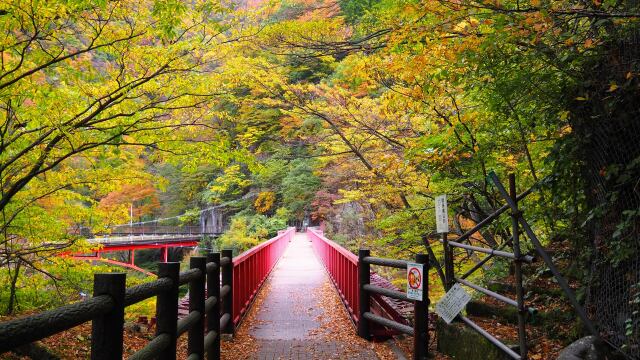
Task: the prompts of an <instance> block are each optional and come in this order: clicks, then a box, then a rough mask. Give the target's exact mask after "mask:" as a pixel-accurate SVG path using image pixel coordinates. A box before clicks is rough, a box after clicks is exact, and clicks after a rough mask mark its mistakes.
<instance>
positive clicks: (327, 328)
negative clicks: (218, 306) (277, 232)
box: [224, 234, 388, 359]
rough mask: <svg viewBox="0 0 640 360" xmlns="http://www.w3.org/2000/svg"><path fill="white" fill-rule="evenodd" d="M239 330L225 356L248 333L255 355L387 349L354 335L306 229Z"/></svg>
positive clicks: (316, 355)
mask: <svg viewBox="0 0 640 360" xmlns="http://www.w3.org/2000/svg"><path fill="white" fill-rule="evenodd" d="M237 335H238V336H237V338H236V339H235V340H234V341H233V342H232V343H231V344H230V347H228V348H227V349H225V351H224V352H225V353H227V354H228V355H227V358H231V357H229V356H230V355H231V354H234V355H236V356H238V355H240V353H242V352H243V351H242V350H241V349H240V347H245V349H246V345H247V343H246V341H247V340H248V339H250V340H251V342H252V343H253V344H252V345H254V346H251V348H252V351H250V354H248V353H246V351H245V352H244V354H243V357H249V358H251V359H378V358H379V357H378V356H377V355H376V351H374V347H377V348H378V352H380V351H384V350H381V349H379V348H380V347H382V345H380V344H375V345H374V344H371V343H368V342H366V341H364V340H363V339H360V338H358V337H357V336H356V335H355V329H354V328H353V327H352V324H351V322H350V320H349V317H348V316H347V313H346V310H345V309H344V307H343V306H342V303H341V302H340V300H339V298H338V295H337V293H336V292H335V290H334V288H333V286H332V285H331V282H330V281H329V278H328V276H327V274H326V273H325V271H324V268H323V267H322V265H321V263H320V261H319V260H318V259H317V258H316V257H315V255H314V252H313V249H312V247H311V243H310V242H309V241H308V239H307V236H306V235H305V234H296V236H295V239H294V240H293V241H292V242H291V244H290V245H289V247H288V248H287V250H286V251H285V253H284V255H283V256H282V258H281V259H280V262H279V263H278V264H277V266H276V268H275V269H274V270H273V271H272V273H271V275H270V278H269V280H268V281H267V283H266V284H265V286H264V287H263V289H262V291H261V294H260V296H259V298H258V300H257V301H256V303H255V305H254V307H253V309H252V310H251V312H250V314H249V315H248V318H247V320H246V321H244V322H243V323H242V325H241V326H240V329H239V330H238V334H237ZM387 351H388V350H387ZM385 352H386V351H385Z"/></svg>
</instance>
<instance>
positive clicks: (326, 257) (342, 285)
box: [307, 228, 359, 324]
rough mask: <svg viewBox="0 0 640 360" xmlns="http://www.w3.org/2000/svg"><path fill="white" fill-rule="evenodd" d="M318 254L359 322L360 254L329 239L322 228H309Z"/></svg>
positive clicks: (312, 242)
mask: <svg viewBox="0 0 640 360" xmlns="http://www.w3.org/2000/svg"><path fill="white" fill-rule="evenodd" d="M307 236H308V237H309V240H311V244H312V245H313V249H314V250H315V252H316V255H317V256H318V257H319V258H320V260H321V261H322V264H323V265H324V267H325V269H326V270H327V272H328V273H329V277H330V278H331V281H333V284H334V285H335V287H336V289H337V290H338V293H339V294H340V298H341V299H342V302H343V303H344V306H345V307H346V308H347V310H348V311H349V316H351V319H352V320H353V322H354V323H356V324H357V323H358V313H359V309H358V306H359V305H358V256H356V255H355V254H353V253H351V252H350V251H349V250H347V249H345V248H343V247H342V246H340V245H338V244H336V243H335V242H333V241H331V240H329V239H327V238H326V237H324V235H323V234H322V231H321V230H316V229H312V228H307Z"/></svg>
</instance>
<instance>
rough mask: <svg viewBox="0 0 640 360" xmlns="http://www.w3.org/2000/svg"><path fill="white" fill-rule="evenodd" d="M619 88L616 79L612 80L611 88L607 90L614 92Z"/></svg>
mask: <svg viewBox="0 0 640 360" xmlns="http://www.w3.org/2000/svg"><path fill="white" fill-rule="evenodd" d="M617 89H618V84H616V82H615V81H612V82H611V83H610V84H609V90H607V91H608V92H614V91H616V90H617Z"/></svg>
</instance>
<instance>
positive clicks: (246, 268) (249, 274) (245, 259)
mask: <svg viewBox="0 0 640 360" xmlns="http://www.w3.org/2000/svg"><path fill="white" fill-rule="evenodd" d="M295 233H296V229H295V228H293V227H291V228H288V229H287V230H284V231H281V232H279V234H278V236H276V237H274V238H273V239H270V240H268V241H265V242H263V243H262V244H260V245H258V246H256V247H253V248H251V249H249V250H247V251H245V252H243V253H242V254H240V255H238V256H236V257H235V258H233V323H234V324H235V325H237V324H238V323H239V322H240V320H241V319H242V316H243V315H244V314H245V313H246V311H247V310H248V308H249V306H250V305H251V302H252V301H253V299H254V298H255V296H256V295H257V293H258V290H260V286H262V283H264V281H265V280H266V278H267V276H269V273H270V272H271V269H273V267H274V266H275V264H276V263H277V262H278V260H279V259H280V257H281V256H282V254H283V253H284V251H285V249H286V248H287V245H288V244H289V242H290V241H291V240H293V236H294V235H295ZM356 260H357V258H356ZM356 280H357V279H356Z"/></svg>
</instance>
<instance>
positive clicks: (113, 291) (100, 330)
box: [91, 273, 127, 360]
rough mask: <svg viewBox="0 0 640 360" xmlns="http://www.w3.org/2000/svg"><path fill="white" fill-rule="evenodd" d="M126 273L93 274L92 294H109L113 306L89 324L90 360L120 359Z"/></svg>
mask: <svg viewBox="0 0 640 360" xmlns="http://www.w3.org/2000/svg"><path fill="white" fill-rule="evenodd" d="M126 280H127V274H125V273H107V274H95V275H94V277H93V296H94V297H96V296H100V295H109V296H111V298H112V299H113V301H114V307H113V309H111V311H109V312H108V313H106V314H104V315H102V316H99V317H96V318H94V319H93V321H92V325H91V360H121V359H122V352H123V331H124V295H125V291H126Z"/></svg>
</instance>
